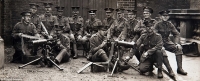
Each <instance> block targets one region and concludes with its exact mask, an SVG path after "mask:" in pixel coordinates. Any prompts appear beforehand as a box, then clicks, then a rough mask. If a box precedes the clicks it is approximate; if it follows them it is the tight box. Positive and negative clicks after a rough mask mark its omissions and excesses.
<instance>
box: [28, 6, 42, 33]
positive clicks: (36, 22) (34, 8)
mask: <svg viewBox="0 0 200 81" xmlns="http://www.w3.org/2000/svg"><path fill="white" fill-rule="evenodd" d="M29 5H30V11H31V22H32V23H33V24H34V25H35V26H36V29H37V32H38V33H39V34H41V32H42V28H41V24H40V22H41V21H40V19H39V15H38V14H37V10H38V7H39V5H38V4H36V3H30V4H29Z"/></svg>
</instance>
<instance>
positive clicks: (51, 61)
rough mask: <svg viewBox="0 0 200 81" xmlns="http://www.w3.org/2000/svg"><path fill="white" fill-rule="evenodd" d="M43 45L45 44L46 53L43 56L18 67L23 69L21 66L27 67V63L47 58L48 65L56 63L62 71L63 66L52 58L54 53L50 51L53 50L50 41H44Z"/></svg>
mask: <svg viewBox="0 0 200 81" xmlns="http://www.w3.org/2000/svg"><path fill="white" fill-rule="evenodd" d="M46 41H47V40H46ZM47 42H48V41H47ZM42 46H43V50H44V55H43V56H41V57H39V58H37V59H35V60H33V61H31V62H28V63H26V64H24V65H21V66H19V67H18V68H19V69H21V68H23V67H26V66H27V65H30V64H32V63H34V62H36V61H39V60H45V61H46V62H47V65H48V66H52V64H53V65H55V66H56V67H57V68H58V69H59V70H60V71H62V70H63V68H60V67H59V66H58V65H57V64H56V63H55V62H54V61H53V60H52V59H53V58H54V56H53V55H52V53H51V52H50V51H51V50H52V49H51V47H50V45H48V43H43V45H42Z"/></svg>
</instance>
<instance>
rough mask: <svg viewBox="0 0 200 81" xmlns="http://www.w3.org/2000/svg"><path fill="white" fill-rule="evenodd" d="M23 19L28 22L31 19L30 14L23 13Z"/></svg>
mask: <svg viewBox="0 0 200 81" xmlns="http://www.w3.org/2000/svg"><path fill="white" fill-rule="evenodd" d="M23 20H24V22H26V23H29V22H30V20H31V15H25V16H24V17H23Z"/></svg>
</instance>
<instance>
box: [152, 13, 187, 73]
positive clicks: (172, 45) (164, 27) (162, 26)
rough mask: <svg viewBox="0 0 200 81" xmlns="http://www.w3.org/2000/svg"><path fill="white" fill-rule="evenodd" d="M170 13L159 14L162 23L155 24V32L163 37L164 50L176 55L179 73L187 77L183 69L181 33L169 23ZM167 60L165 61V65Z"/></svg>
mask: <svg viewBox="0 0 200 81" xmlns="http://www.w3.org/2000/svg"><path fill="white" fill-rule="evenodd" d="M169 12H170V11H161V12H159V14H160V15H161V19H162V21H161V22H158V23H157V24H155V26H154V28H155V30H156V31H157V32H158V33H159V34H161V35H162V39H163V43H164V48H165V49H166V50H168V51H171V52H173V53H175V55H176V61H177V66H178V69H177V73H179V74H182V75H187V72H185V71H184V70H183V68H182V54H183V52H182V47H181V45H180V44H179V39H180V33H179V32H178V31H177V30H176V28H175V26H174V25H173V24H172V23H171V22H169V21H168V19H169ZM170 33H171V34H172V35H173V37H174V39H175V42H172V41H171V40H170V38H169V35H170ZM165 61H166V60H164V63H165Z"/></svg>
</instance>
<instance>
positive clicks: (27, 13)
mask: <svg viewBox="0 0 200 81" xmlns="http://www.w3.org/2000/svg"><path fill="white" fill-rule="evenodd" d="M20 15H22V16H25V15H31V11H30V10H27V9H25V10H23V11H22V12H21V14H20Z"/></svg>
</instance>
